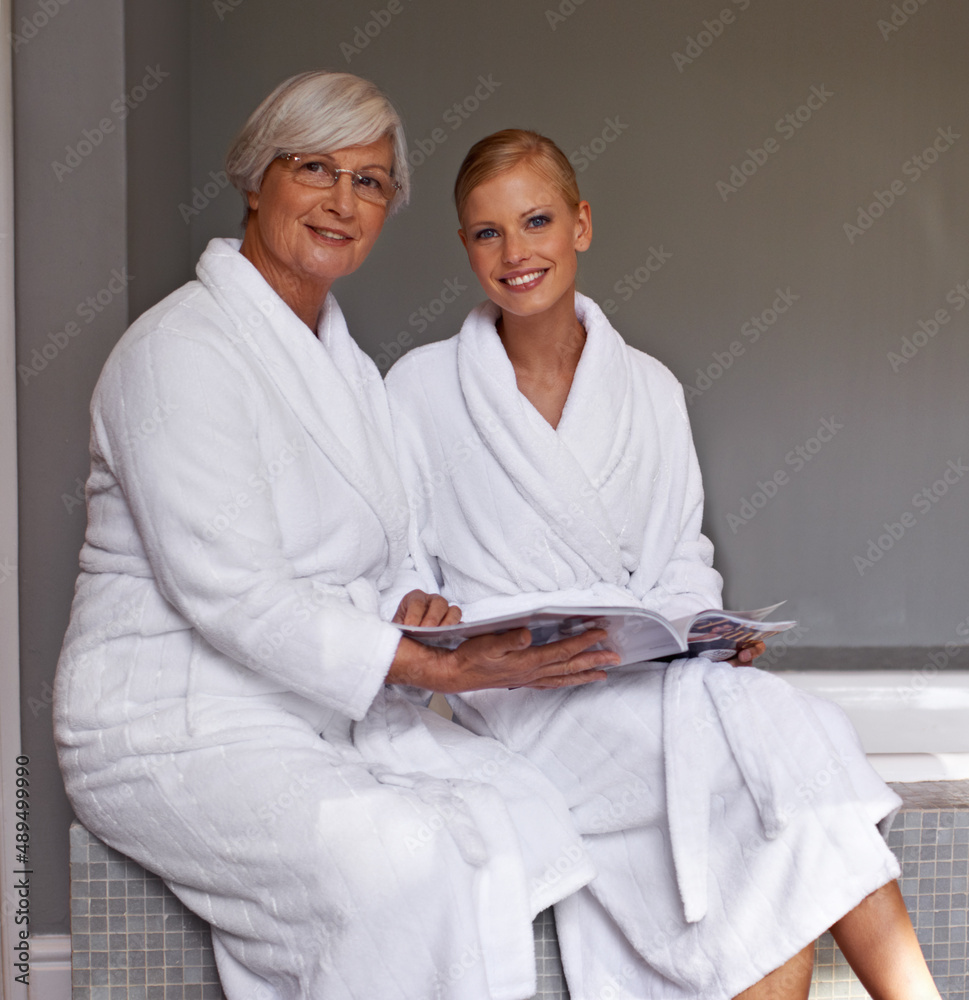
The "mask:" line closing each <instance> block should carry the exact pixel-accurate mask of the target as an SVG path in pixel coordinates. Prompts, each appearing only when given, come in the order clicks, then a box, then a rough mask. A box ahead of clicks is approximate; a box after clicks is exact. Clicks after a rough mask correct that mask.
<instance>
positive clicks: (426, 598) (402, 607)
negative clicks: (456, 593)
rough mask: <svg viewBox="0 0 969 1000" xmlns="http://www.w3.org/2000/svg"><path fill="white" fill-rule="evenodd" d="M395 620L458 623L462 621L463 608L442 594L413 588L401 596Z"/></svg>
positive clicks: (411, 623)
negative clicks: (448, 600) (427, 592)
mask: <svg viewBox="0 0 969 1000" xmlns="http://www.w3.org/2000/svg"><path fill="white" fill-rule="evenodd" d="M393 621H394V622H396V623H397V624H398V625H457V624H459V623H460V621H461V609H460V608H459V607H458V606H457V605H456V604H448V602H447V601H446V600H445V599H444V598H443V597H441V595H440V594H425V593H424V591H423V590H412V591H411V592H410V593H409V594H404V596H403V597H402V598H401V600H400V604H399V605H398V607H397V612H396V614H395V615H394V617H393Z"/></svg>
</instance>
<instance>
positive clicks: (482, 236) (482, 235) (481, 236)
mask: <svg viewBox="0 0 969 1000" xmlns="http://www.w3.org/2000/svg"><path fill="white" fill-rule="evenodd" d="M497 235H498V233H497V231H496V230H494V229H479V230H478V231H477V232H476V233H475V234H474V238H475V239H476V240H490V239H492V238H493V237H495V236H497Z"/></svg>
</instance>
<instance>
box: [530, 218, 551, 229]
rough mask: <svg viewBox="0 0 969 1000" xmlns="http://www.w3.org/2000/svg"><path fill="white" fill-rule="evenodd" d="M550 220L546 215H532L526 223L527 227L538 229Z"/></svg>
mask: <svg viewBox="0 0 969 1000" xmlns="http://www.w3.org/2000/svg"><path fill="white" fill-rule="evenodd" d="M551 221H552V220H551V219H550V218H549V217H548V216H547V215H533V216H532V217H531V218H530V219H529V220H528V222H527V223H526V225H527V226H528V228H529V229H540V228H541V227H542V226H547V225H548V224H549V223H550V222H551Z"/></svg>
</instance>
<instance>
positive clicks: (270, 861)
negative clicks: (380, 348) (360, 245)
mask: <svg viewBox="0 0 969 1000" xmlns="http://www.w3.org/2000/svg"><path fill="white" fill-rule="evenodd" d="M237 248H238V243H237V242H235V241H228V240H215V241H213V242H212V243H211V244H210V245H209V247H208V249H207V250H206V252H205V253H204V255H203V256H202V258H201V261H200V263H199V266H198V280H197V281H193V282H191V283H189V284H187V285H185V286H184V287H183V288H181V289H179V290H178V291H176V292H174V293H173V294H172V295H171V296H169V297H168V298H166V299H165V300H164V301H163V302H161V303H160V304H159V305H158V306H156V307H155V308H153V309H152V310H150V311H149V312H148V313H146V314H145V315H144V316H143V317H141V319H139V320H138V321H137V322H136V323H135V324H134V325H133V326H132V327H131V329H130V330H129V331H128V332H127V333H126V334H125V336H124V337H123V338H122V339H121V341H120V342H119V344H118V345H117V347H116V348H115V350H114V351H113V353H112V354H111V357H110V358H109V360H108V362H107V364H106V366H105V369H104V372H103V375H102V377H101V379H100V381H99V383H98V387H97V390H96V392H95V396H94V400H93V403H92V436H91V455H92V465H91V475H90V479H89V480H88V484H87V492H88V510H89V523H88V529H87V536H86V541H85V544H84V548H83V550H82V552H81V574H80V578H79V580H78V584H77V589H76V596H75V600H74V604H73V608H72V613H71V622H70V626H69V630H68V633H67V636H66V639H65V643H64V648H63V652H62V655H61V660H60V663H59V666H58V673H57V679H56V689H55V727H56V739H57V743H58V750H59V757H60V762H61V767H62V770H63V774H64V778H65V783H66V787H67V791H68V794H69V796H70V799H71V802H72V804H73V806H74V809H75V811H76V813H77V815H78V817H79V818H80V820H81V821H82V822H83V823H84V824H85V825H86V826H87V827H88V828H89V829H91V830H92V831H93V832H94V833H95V834H97V835H98V836H99V837H101V838H102V839H103V840H105V841H106V842H107V843H108V844H110V845H111V846H112V847H114V848H116V849H117V850H119V851H122V852H123V853H124V854H127V855H129V856H130V857H132V858H135V859H136V860H137V861H139V862H140V863H141V864H142V865H144V866H145V867H146V868H148V869H149V870H151V871H154V872H157V873H158V874H159V875H161V876H162V877H163V878H164V879H165V880H166V882H167V883H168V885H169V886H170V887H171V888H172V889H173V891H174V892H175V893H176V894H177V895H178V896H179V897H180V898H181V899H182V900H183V902H184V903H185V904H186V905H187V906H188V907H189V908H190V909H192V910H194V911H195V912H196V913H197V914H199V915H200V916H201V917H203V918H204V919H205V920H207V921H208V922H209V923H210V924H211V925H212V933H213V943H214V946H215V951H216V957H217V960H218V965H219V972H220V975H221V977H222V983H223V986H224V989H225V992H226V994H227V996H228V997H229V1000H297V998H305V1000H310V998H312V1000H320V998H326V1000H375V998H380V1000H424V998H428V1000H481V998H483V997H492V998H496V1000H520V998H523V997H528V996H531V995H532V993H534V991H535V964H534V953H533V952H534V949H533V941H532V929H531V921H532V919H533V917H534V915H535V914H536V913H537V912H539V911H540V910H541V909H543V908H545V907H547V906H549V905H551V904H552V903H554V902H556V901H557V900H560V899H562V898H564V897H565V896H566V895H568V894H570V893H572V892H574V891H575V890H576V889H578V888H579V887H580V886H581V885H583V884H584V883H585V882H587V881H588V880H589V879H590V878H591V877H592V875H593V868H592V865H591V862H590V861H589V859H588V856H587V854H586V852H585V851H584V850H583V848H582V846H581V840H580V838H579V835H578V834H577V833H576V831H575V829H574V826H573V823H572V820H571V817H570V815H569V811H568V807H567V805H566V803H565V801H564V799H563V797H562V796H561V794H560V793H559V792H558V791H557V790H556V789H555V787H554V786H553V785H552V784H551V783H550V782H549V781H548V780H547V779H545V778H544V777H543V776H542V775H541V773H540V772H539V771H538V769H537V768H536V767H535V766H534V765H532V764H530V763H529V762H528V761H526V760H525V759H524V758H519V757H516V756H514V755H513V754H510V753H509V752H508V750H507V749H506V748H505V747H504V746H502V745H501V744H500V743H499V742H497V741H495V740H492V739H489V738H486V737H480V736H476V735H473V734H471V733H469V732H468V731H467V730H464V729H462V728H461V727H459V726H457V725H455V724H453V723H450V722H445V721H444V720H443V719H442V718H441V717H440V716H439V715H436V714H434V713H433V712H430V711H428V710H427V709H425V708H423V707H422V706H420V705H417V704H415V703H413V702H412V701H411V700H409V699H408V698H407V697H405V696H404V695H403V694H402V693H401V692H400V691H399V689H396V688H387V687H385V685H384V677H385V675H386V673H387V670H388V668H389V667H390V664H391V661H392V659H393V656H394V653H395V650H396V647H397V645H398V643H399V640H400V634H399V632H398V631H397V630H396V629H395V628H394V627H393V626H391V625H389V624H387V623H385V622H382V621H381V620H380V619H379V618H378V616H377V614H376V613H375V612H376V609H377V603H378V588H379V587H384V586H386V585H387V584H388V583H389V582H390V581H391V579H393V578H394V577H395V576H396V574H397V572H398V570H399V568H400V566H401V561H402V559H403V557H404V554H405V542H406V533H407V508H406V502H405V497H404V494H403V491H402V487H401V484H400V480H399V478H398V476H397V472H396V468H395V465H394V462H393V459H392V453H391V447H390V424H389V412H388V409H387V402H386V395H385V392H384V387H383V383H382V381H381V379H380V376H379V374H378V372H377V370H376V367H375V366H374V365H373V363H372V362H371V361H370V360H369V359H368V358H366V357H365V356H364V355H363V353H362V352H361V351H360V350H359V349H358V348H357V346H356V345H355V344H354V342H353V341H352V340H351V339H350V336H349V334H348V332H347V329H346V326H345V324H344V321H343V317H342V315H341V313H340V310H339V308H338V306H337V304H336V302H335V301H334V300H333V298H332V297H330V298H328V299H327V301H326V303H325V308H324V311H323V315H322V318H321V322H320V326H319V330H318V337H314V336H313V334H312V332H311V331H310V330H308V329H307V328H306V327H305V326H304V325H303V324H302V323H301V322H300V321H299V320H298V318H297V317H296V316H295V314H294V313H293V312H292V311H291V310H290V309H289V308H288V307H287V306H286V305H285V303H284V302H283V301H282V300H281V299H280V298H279V297H278V296H277V295H276V294H275V292H274V291H273V290H272V289H271V288H270V286H269V285H268V284H267V283H266V282H265V281H264V280H263V278H262V277H261V276H260V274H259V273H258V272H257V271H256V269H255V268H254V267H253V266H252V265H251V264H250V263H249V262H248V261H247V260H246V259H245V258H243V257H242V256H241V254H239V252H238V249H237ZM321 734H322V736H321Z"/></svg>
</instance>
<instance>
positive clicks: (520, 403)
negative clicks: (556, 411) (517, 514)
mask: <svg viewBox="0 0 969 1000" xmlns="http://www.w3.org/2000/svg"><path fill="white" fill-rule="evenodd" d="M576 304H577V315H579V318H580V320H581V321H582V322H583V325H585V327H586V332H587V340H586V344H585V347H584V349H583V352H582V357H581V358H580V361H579V365H578V369H577V370H576V374H575V379H574V381H573V386H572V390H571V392H570V394H569V398H568V401H567V403H566V406H565V411H564V412H563V415H562V419H561V421H560V422H559V427H558V430H556V429H554V428H552V427H551V425H550V424H549V423H548V422H547V421H546V420H545V418H544V417H542V415H541V414H540V413H539V412H538V411H537V410H536V409H535V407H534V406H532V404H531V403H530V402H529V401H528V400H527V399H526V398H525V396H524V395H522V393H521V392H520V391H519V390H518V385H517V383H516V380H515V371H514V368H513V367H512V364H511V362H510V361H509V359H508V355H507V354H506V353H505V349H504V347H503V346H502V343H501V340H500V338H499V337H498V333H497V330H496V329H495V322H496V320H497V317H498V310H497V307H496V306H494V305H493V304H492V303H490V302H486V303H483V304H482V305H480V306H478V307H477V308H476V309H475V310H474V311H473V312H472V313H471V314H470V315H469V316H468V318H467V320H465V323H464V326H463V327H462V328H461V334H460V340H459V342H458V376H459V379H460V383H461V391H462V393H463V395H464V400H465V404H466V406H467V408H468V412H469V413H470V415H471V420H472V422H473V423H474V425H475V428H476V429H477V431H478V433H479V434H480V436H481V439H482V440H483V441H484V442H485V443H486V446H487V447H488V449H489V450H490V451H491V453H492V454H493V455H494V457H495V459H496V461H497V462H498V464H499V465H500V466H501V467H502V468H503V469H504V471H505V472H506V473H507V474H508V476H509V477H510V479H511V480H512V482H513V483H514V485H515V488H516V489H517V490H518V492H519V493H520V494H521V495H522V496H523V497H524V498H525V500H526V501H527V502H528V503H529V504H530V505H531V506H532V507H533V508H534V509H535V510H536V512H537V513H538V514H539V515H540V516H541V517H542V518H543V519H544V520H545V521H547V523H548V525H549V530H550V531H552V532H554V533H555V534H556V535H557V536H558V537H560V538H561V539H562V540H563V541H564V542H565V544H567V545H568V546H569V547H570V548H571V549H572V550H573V551H574V552H575V553H576V554H577V555H578V556H579V557H580V558H581V559H583V560H585V562H586V563H588V565H589V566H590V567H592V568H593V569H594V570H595V572H596V573H597V574H598V575H599V576H600V577H601V579H603V580H606V581H608V582H609V583H614V584H617V585H620V586H622V585H623V584H625V583H626V581H627V580H628V579H629V574H630V572H631V571H632V570H634V569H635V566H634V565H626V562H627V561H628V560H627V558H626V554H625V553H624V552H623V547H622V546H621V544H620V537H619V533H620V532H621V531H622V530H623V529H624V527H625V526H624V525H619V526H616V525H614V524H613V522H612V518H611V517H610V513H609V511H608V510H607V509H606V507H605V506H604V504H603V502H602V500H601V498H600V496H599V492H598V490H599V487H600V486H601V485H602V484H603V483H604V482H605V481H606V480H607V479H608V477H609V476H610V475H611V474H612V473H613V472H614V471H615V470H616V468H617V467H618V466H619V464H620V462H621V461H622V456H623V454H624V452H625V450H626V447H627V445H628V439H629V434H630V428H631V424H632V418H631V406H630V403H629V399H630V397H631V395H632V394H631V393H629V392H628V391H627V385H616V372H617V371H618V372H619V373H620V378H621V379H625V380H627V381H628V379H629V364H628V360H627V358H626V354H625V345H624V344H623V343H622V341H621V339H620V338H619V335H618V334H617V333H616V332H615V331H614V330H613V329H612V327H611V326H609V324H608V323H607V322H606V320H605V317H603V316H602V314H601V312H600V311H599V309H598V307H596V306H595V305H594V303H592V302H591V300H588V299H585V298H584V297H582V296H577V297H576ZM596 314H598V315H596ZM600 320H601V321H600ZM617 360H618V363H617ZM607 372H608V377H607V376H606V373H607ZM604 390H606V391H604Z"/></svg>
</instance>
